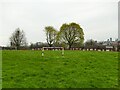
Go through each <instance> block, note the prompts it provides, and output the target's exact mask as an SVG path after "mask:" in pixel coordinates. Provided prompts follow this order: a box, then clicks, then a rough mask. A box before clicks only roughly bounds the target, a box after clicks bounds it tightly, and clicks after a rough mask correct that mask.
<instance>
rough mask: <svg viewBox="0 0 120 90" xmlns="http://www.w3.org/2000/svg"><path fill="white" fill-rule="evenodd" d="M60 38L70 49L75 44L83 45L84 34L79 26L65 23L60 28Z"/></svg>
mask: <svg viewBox="0 0 120 90" xmlns="http://www.w3.org/2000/svg"><path fill="white" fill-rule="evenodd" d="M58 37H59V41H61V42H64V43H66V44H67V45H68V46H69V49H70V48H71V46H72V45H73V44H74V43H83V41H84V32H83V29H82V28H81V27H80V25H79V24H76V23H70V24H66V23H65V24H63V25H62V26H61V27H60V32H59V33H58Z"/></svg>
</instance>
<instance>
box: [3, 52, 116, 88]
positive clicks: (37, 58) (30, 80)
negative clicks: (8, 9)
mask: <svg viewBox="0 0 120 90" xmlns="http://www.w3.org/2000/svg"><path fill="white" fill-rule="evenodd" d="M41 53H42V52H41V51H34V50H19V51H9V50H6V51H5V50H3V51H2V88H117V87H118V52H107V51H106V52H105V51H77V50H76V51H72V50H65V51H64V56H62V55H61V51H44V57H42V56H41Z"/></svg>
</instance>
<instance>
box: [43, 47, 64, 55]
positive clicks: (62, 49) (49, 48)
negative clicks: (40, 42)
mask: <svg viewBox="0 0 120 90" xmlns="http://www.w3.org/2000/svg"><path fill="white" fill-rule="evenodd" d="M41 50H42V57H44V55H45V53H44V51H45V50H61V51H62V52H61V55H62V56H64V48H63V47H43V48H42V49H41Z"/></svg>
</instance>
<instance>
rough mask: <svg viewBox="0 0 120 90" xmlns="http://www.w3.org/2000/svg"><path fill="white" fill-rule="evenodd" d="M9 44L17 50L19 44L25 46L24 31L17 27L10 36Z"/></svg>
mask: <svg viewBox="0 0 120 90" xmlns="http://www.w3.org/2000/svg"><path fill="white" fill-rule="evenodd" d="M10 44H11V46H12V47H15V48H16V49H17V50H19V49H20V47H21V46H26V44H27V42H26V37H25V33H24V31H23V30H20V29H19V28H17V29H16V30H15V31H14V32H13V34H12V36H11V37H10Z"/></svg>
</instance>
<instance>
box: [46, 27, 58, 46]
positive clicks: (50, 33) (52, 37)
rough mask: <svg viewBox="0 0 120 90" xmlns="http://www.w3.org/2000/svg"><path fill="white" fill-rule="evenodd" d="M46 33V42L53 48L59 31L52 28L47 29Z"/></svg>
mask: <svg viewBox="0 0 120 90" xmlns="http://www.w3.org/2000/svg"><path fill="white" fill-rule="evenodd" d="M45 33H46V37H47V38H46V40H47V43H48V45H49V46H50V47H52V46H53V44H55V42H56V36H57V30H56V29H54V28H53V27H52V26H47V27H45Z"/></svg>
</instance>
